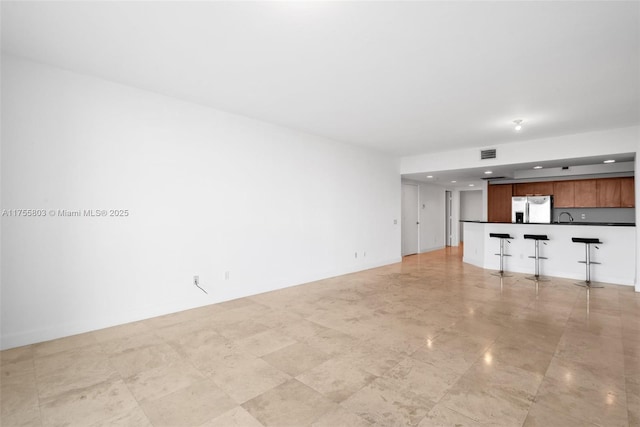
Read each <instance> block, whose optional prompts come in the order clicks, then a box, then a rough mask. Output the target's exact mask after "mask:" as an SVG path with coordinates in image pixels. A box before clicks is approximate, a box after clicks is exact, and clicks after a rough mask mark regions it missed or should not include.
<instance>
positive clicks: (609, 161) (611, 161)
mask: <svg viewBox="0 0 640 427" xmlns="http://www.w3.org/2000/svg"><path fill="white" fill-rule="evenodd" d="M615 162H616V161H615V160H613V159H611V160H605V161H604V163H615Z"/></svg>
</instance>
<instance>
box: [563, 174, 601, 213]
mask: <svg viewBox="0 0 640 427" xmlns="http://www.w3.org/2000/svg"><path fill="white" fill-rule="evenodd" d="M573 185H574V196H573V207H574V208H595V207H596V206H597V197H596V180H595V179H581V180H579V181H573ZM554 201H555V200H554Z"/></svg>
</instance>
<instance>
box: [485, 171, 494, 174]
mask: <svg viewBox="0 0 640 427" xmlns="http://www.w3.org/2000/svg"><path fill="white" fill-rule="evenodd" d="M492 173H493V171H484V174H485V175H491V174H492Z"/></svg>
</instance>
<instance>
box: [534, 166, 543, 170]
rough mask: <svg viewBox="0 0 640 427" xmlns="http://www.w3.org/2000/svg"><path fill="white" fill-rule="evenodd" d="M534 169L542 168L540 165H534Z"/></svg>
mask: <svg viewBox="0 0 640 427" xmlns="http://www.w3.org/2000/svg"><path fill="white" fill-rule="evenodd" d="M533 168H534V169H542V166H534V167H533Z"/></svg>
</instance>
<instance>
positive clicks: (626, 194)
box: [620, 177, 636, 208]
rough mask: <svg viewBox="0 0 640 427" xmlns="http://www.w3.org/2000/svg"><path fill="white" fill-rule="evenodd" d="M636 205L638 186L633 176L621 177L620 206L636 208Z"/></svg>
mask: <svg viewBox="0 0 640 427" xmlns="http://www.w3.org/2000/svg"><path fill="white" fill-rule="evenodd" d="M635 206H636V187H635V180H634V179H633V177H629V178H620V207H621V208H634V207H635Z"/></svg>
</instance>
